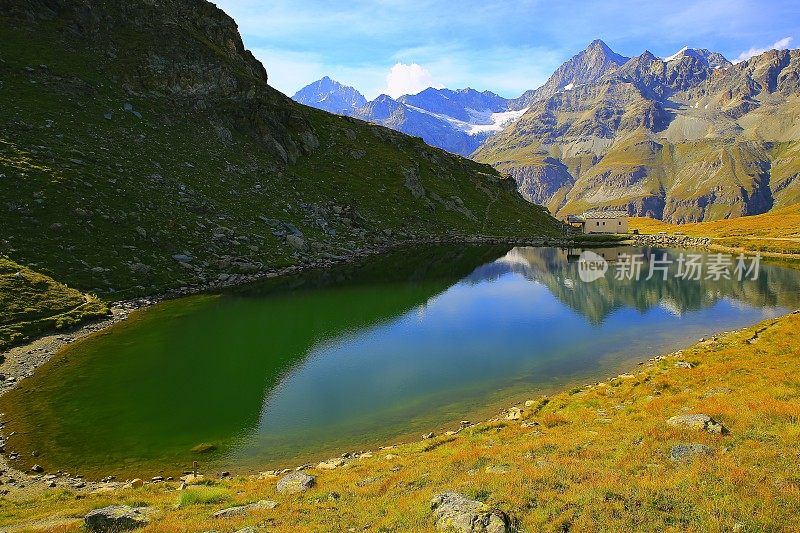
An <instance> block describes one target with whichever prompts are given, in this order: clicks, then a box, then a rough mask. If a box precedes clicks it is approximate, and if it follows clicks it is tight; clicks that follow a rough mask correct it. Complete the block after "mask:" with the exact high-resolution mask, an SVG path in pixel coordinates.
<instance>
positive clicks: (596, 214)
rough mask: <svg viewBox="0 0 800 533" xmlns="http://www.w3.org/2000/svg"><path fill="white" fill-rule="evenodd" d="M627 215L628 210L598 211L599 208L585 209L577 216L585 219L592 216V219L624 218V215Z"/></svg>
mask: <svg viewBox="0 0 800 533" xmlns="http://www.w3.org/2000/svg"><path fill="white" fill-rule="evenodd" d="M627 216H628V212H627V211H620V210H616V211H599V210H594V211H586V212H585V213H583V214H582V215H578V218H580V219H581V220H586V219H589V218H594V219H597V218H624V217H627Z"/></svg>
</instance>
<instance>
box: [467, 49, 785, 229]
mask: <svg viewBox="0 0 800 533" xmlns="http://www.w3.org/2000/svg"><path fill="white" fill-rule="evenodd" d="M593 47H594V48H597V46H596V45H595V44H593V45H592V46H590V48H589V49H588V50H587V52H588V51H590V50H592V48H593ZM587 52H585V53H587ZM576 57H577V56H576ZM595 63H596V64H599V65H606V66H607V65H608V63H607V62H606V63H603V62H602V61H600V62H595ZM566 65H567V64H565V67H566ZM565 67H562V69H564V68H565ZM562 69H559V70H562ZM599 70H602V69H601V68H600V69H595V70H594V72H598V71H599ZM552 80H555V78H553V79H552ZM798 80H800V50H791V51H789V50H781V51H777V50H773V51H770V52H766V53H764V54H761V55H759V56H756V57H754V58H752V59H750V60H748V61H746V62H742V63H739V64H737V65H732V64H730V63H729V62H727V60H725V59H724V58H722V57H721V56H720V55H719V54H714V53H711V52H708V51H707V50H699V51H698V50H682V51H681V52H679V53H678V54H676V55H675V56H673V57H672V58H668V60H667V61H664V60H661V59H659V58H657V57H655V56H654V55H653V54H651V53H650V52H645V53H643V54H641V55H640V56H638V57H634V58H631V59H630V60H628V61H626V62H625V63H624V64H621V65H618V66H616V65H612V66H610V67H608V66H607V68H605V73H604V74H602V75H601V76H599V77H597V79H596V80H595V81H593V82H591V83H588V84H585V85H574V86H572V87H569V88H568V90H565V88H564V87H563V86H562V87H561V89H560V90H557V91H555V92H553V91H554V90H555V88H556V86H557V85H558V84H561V83H563V82H565V81H567V79H566V77H559V78H558V79H557V83H556V81H553V83H550V82H548V84H549V85H546V86H545V87H549V89H547V90H545V88H544V87H543V88H542V90H541V91H540V92H539V94H538V95H532V96H531V98H532V99H533V101H532V102H530V103H529V105H530V109H529V110H528V112H527V113H526V114H525V115H523V116H522V117H521V118H520V119H519V120H518V121H517V122H515V123H514V124H513V125H511V126H510V127H509V128H507V129H506V130H504V131H503V132H501V133H500V134H498V135H497V136H495V137H492V138H491V139H489V140H488V141H487V142H486V144H485V145H484V146H482V147H481V148H480V149H478V150H477V151H476V153H475V154H474V158H475V159H476V160H478V161H482V162H488V163H491V164H493V165H494V166H495V167H497V168H499V169H501V170H503V171H505V172H507V173H509V174H511V175H512V176H514V178H515V179H516V180H517V182H518V184H519V187H520V191H521V192H522V193H523V195H525V196H526V198H528V199H529V200H531V201H533V202H536V203H541V204H544V205H546V206H547V207H548V208H549V209H550V211H551V212H553V213H555V214H558V215H559V216H561V215H566V214H569V213H576V212H581V211H583V210H585V209H587V208H590V207H592V208H594V207H600V208H623V209H626V210H628V211H629V212H630V213H631V214H636V215H646V216H651V217H655V218H663V219H664V220H668V221H671V222H690V221H698V220H715V219H720V218H730V217H737V216H742V215H752V214H757V213H763V212H766V211H769V210H770V209H772V208H779V207H782V206H786V205H790V204H792V203H795V202H797V201H799V200H800V180H797V179H796V178H797V176H798V173H800V166H798V161H799V160H798V157H797V156H798V155H800V154H798V150H800V127H798V123H800V81H798Z"/></svg>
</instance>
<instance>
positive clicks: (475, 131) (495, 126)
mask: <svg viewBox="0 0 800 533" xmlns="http://www.w3.org/2000/svg"><path fill="white" fill-rule="evenodd" d="M406 105H408V104H406ZM408 107H409V108H410V109H413V110H414V111H418V112H420V113H425V114H426V115H430V116H432V117H436V118H437V119H439V120H442V121H444V122H447V123H448V124H450V125H451V126H452V127H454V128H455V129H457V130H459V131H463V132H464V133H466V134H468V135H482V134H487V133H488V134H494V133H497V132H499V131H502V130H503V128H505V127H506V126H508V125H509V124H511V123H512V122H515V121H516V120H517V119H518V118H519V117H521V116H522V115H524V114H525V112H526V111H527V110H528V108H527V107H526V108H524V109H519V110H516V111H501V112H493V111H491V110H488V109H487V110H484V111H478V110H475V109H469V108H467V110H466V111H467V114H469V117H470V118H469V121H464V120H459V119H457V118H453V117H450V116H447V115H442V114H439V113H433V112H432V111H428V110H427V109H422V108H421V107H416V106H412V105H408Z"/></svg>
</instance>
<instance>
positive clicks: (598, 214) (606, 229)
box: [566, 211, 628, 233]
mask: <svg viewBox="0 0 800 533" xmlns="http://www.w3.org/2000/svg"><path fill="white" fill-rule="evenodd" d="M566 223H567V224H569V225H570V226H572V227H575V228H580V230H581V231H582V232H583V233H628V213H627V211H586V212H585V213H583V214H582V215H569V216H568V217H567V218H566Z"/></svg>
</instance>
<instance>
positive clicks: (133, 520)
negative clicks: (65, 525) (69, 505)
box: [83, 505, 148, 533]
mask: <svg viewBox="0 0 800 533" xmlns="http://www.w3.org/2000/svg"><path fill="white" fill-rule="evenodd" d="M83 522H84V524H85V525H86V529H87V530H88V531H97V532H101V533H112V532H116V531H132V530H134V529H139V528H142V527H144V526H146V525H147V522H148V520H147V515H145V513H143V512H142V509H134V508H133V507H128V506H127V505H112V506H110V507H103V508H102V509H95V510H94V511H91V512H90V513H89V514H87V515H86V517H84V519H83Z"/></svg>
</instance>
